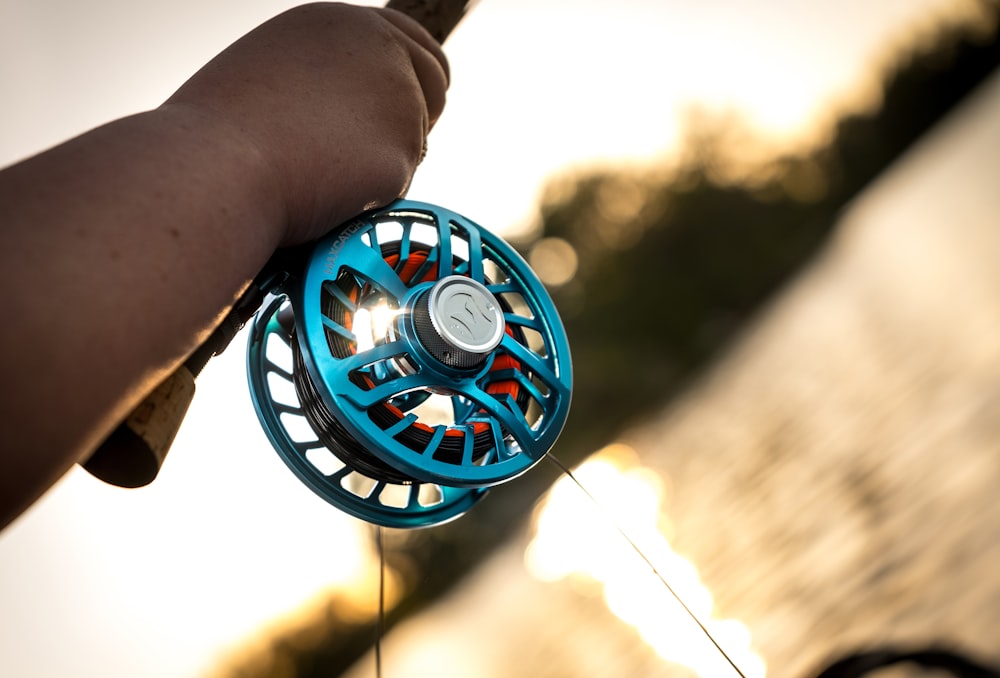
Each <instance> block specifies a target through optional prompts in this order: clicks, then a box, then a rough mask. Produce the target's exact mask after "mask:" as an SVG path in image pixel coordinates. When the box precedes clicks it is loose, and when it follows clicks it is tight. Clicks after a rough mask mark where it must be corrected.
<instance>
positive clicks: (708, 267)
mask: <svg viewBox="0 0 1000 678" xmlns="http://www.w3.org/2000/svg"><path fill="white" fill-rule="evenodd" d="M998 18H1000V3H997V2H996V1H995V0H983V1H982V22H981V23H978V24H977V25H976V26H970V25H969V24H956V25H947V26H944V27H943V28H942V29H941V31H940V33H939V35H938V36H937V39H936V40H934V41H933V43H932V44H930V45H929V46H924V47H921V48H914V50H913V51H912V52H910V53H908V54H904V55H902V57H901V58H900V60H899V62H898V64H897V65H896V66H895V67H894V68H892V69H890V71H889V72H888V73H887V74H886V75H885V77H884V85H883V92H884V94H883V100H882V105H881V107H880V108H879V110H877V111H873V112H865V113H853V114H849V115H846V116H844V117H843V118H842V119H841V120H840V121H839V123H838V124H837V125H836V129H835V133H834V135H833V137H832V140H831V141H830V143H829V144H828V145H827V146H825V147H823V148H819V149H817V150H814V151H812V152H810V153H808V154H805V155H797V156H793V155H787V156H783V157H778V158H775V159H774V160H773V161H771V162H770V163H769V164H767V165H766V166H761V167H760V168H758V170H757V172H756V173H755V174H754V175H752V176H746V175H742V176H740V177H739V178H737V179H733V178H729V177H728V174H727V172H726V171H725V170H726V167H725V163H726V158H727V144H730V143H734V140H733V133H732V132H733V130H732V128H731V127H717V126H716V127H713V126H712V125H708V126H707V127H704V128H702V129H698V130H694V131H695V132H697V134H694V135H693V136H692V141H690V142H689V145H688V148H687V153H686V154H685V155H684V158H685V160H684V162H682V163H681V164H680V165H679V166H678V167H676V168H675V169H672V170H669V171H664V170H663V169H657V170H650V171H646V172H640V171H633V172H623V171H615V172H595V173H593V174H590V175H588V176H583V177H575V178H571V179H567V178H563V179H560V180H558V181H557V182H555V183H554V184H553V185H552V186H551V187H550V190H549V192H548V194H547V196H546V198H545V200H544V201H543V208H542V219H541V233H540V235H541V236H542V237H545V238H560V239H562V240H564V241H565V242H567V243H569V244H570V245H571V246H572V248H573V249H574V250H575V253H576V255H577V270H576V273H575V276H574V277H573V278H572V280H570V281H569V282H567V283H566V284H564V285H562V286H560V287H558V288H556V289H554V290H553V295H554V297H555V299H556V303H557V305H558V306H559V308H560V309H561V312H562V313H563V319H564V321H565V323H566V325H567V329H568V332H569V335H570V342H571V345H572V350H573V362H574V369H575V377H574V379H575V390H574V396H573V408H572V412H571V415H570V420H569V424H568V425H567V428H566V431H565V432H564V434H563V436H562V438H561V439H560V442H559V445H558V446H557V449H556V453H557V455H558V457H559V458H560V459H561V460H562V461H563V462H564V463H567V464H575V463H576V462H578V461H580V460H581V459H582V458H583V457H585V456H586V455H588V454H589V453H591V452H592V451H594V450H596V449H599V448H600V447H602V446H603V445H605V444H607V443H608V442H611V441H612V440H613V439H614V437H615V436H616V435H617V434H618V433H619V432H621V431H622V430H623V429H625V428H626V427H629V426H631V425H634V424H635V423H637V422H638V421H640V420H641V419H642V418H643V417H645V416H649V415H650V414H651V413H652V412H654V411H659V410H660V409H661V408H662V407H663V405H664V403H665V402H666V401H669V400H670V399H671V398H672V397H674V396H675V395H676V394H678V392H679V391H680V390H681V389H682V388H683V387H684V386H685V385H686V384H687V383H689V382H690V381H691V380H692V378H694V377H695V376H696V375H697V374H698V373H699V372H700V371H701V370H702V369H704V368H705V367H706V366H707V365H708V364H709V362H710V361H711V360H712V359H713V357H715V356H717V355H718V354H719V353H720V351H721V349H723V348H724V347H725V345H726V344H727V342H729V341H730V340H731V339H732V338H733V337H734V336H735V335H736V333H737V332H739V331H740V329H741V328H743V327H744V325H745V324H746V323H747V322H748V321H749V320H750V319H751V318H752V317H753V316H754V314H755V313H757V312H758V311H759V310H760V309H761V307H762V305H763V304H764V303H765V302H766V301H767V300H768V299H769V298H770V297H771V296H772V295H773V294H774V293H775V292H776V291H778V290H779V289H781V288H782V286H783V285H784V284H785V283H786V282H787V281H788V280H789V279H790V277H792V276H794V275H795V274H796V273H797V272H798V271H800V270H801V269H802V268H803V266H804V265H805V264H806V263H807V262H809V260H810V259H811V258H812V257H813V256H814V255H815V254H816V253H817V252H818V250H819V249H820V247H821V246H822V244H823V243H824V241H825V239H826V237H827V236H828V235H829V233H830V232H831V229H832V228H833V226H834V224H835V223H836V221H837V217H838V215H839V212H840V211H841V209H842V208H843V207H844V205H845V204H846V203H847V202H849V201H850V200H851V199H852V198H853V197H854V196H855V195H857V194H858V192H859V191H861V190H862V189H863V188H864V187H865V186H866V185H867V184H868V183H869V182H871V181H872V180H873V179H874V178H875V177H876V176H878V174H879V173H881V172H882V171H883V170H884V169H885V168H886V167H887V166H888V165H890V164H891V163H892V162H893V161H894V160H895V159H896V158H898V157H899V156H900V155H901V154H902V153H904V152H905V151H906V149H907V148H908V147H909V146H910V145H911V144H912V143H913V142H914V141H916V140H917V139H918V138H919V137H920V136H921V135H922V134H924V133H925V132H926V131H927V130H928V129H929V128H930V127H931V126H932V125H933V124H934V123H935V122H936V121H937V120H939V119H940V118H941V117H942V116H943V115H944V114H945V113H947V112H948V111H949V110H950V109H951V108H952V107H954V106H955V105H956V104H957V103H958V102H959V101H960V100H962V99H963V98H964V97H965V96H966V95H967V94H968V93H969V92H970V91H971V90H972V89H973V88H974V87H975V86H976V85H977V84H978V83H980V82H982V81H983V80H984V79H985V78H986V77H987V76H988V75H989V74H990V73H991V72H993V70H994V69H995V68H996V66H997V65H998V63H1000V41H998V39H997V22H998ZM520 246H521V247H522V248H523V249H525V250H530V248H531V246H532V243H529V242H525V243H521V244H520ZM556 475H557V472H556V470H555V469H554V468H550V467H548V466H545V465H543V466H542V467H541V468H540V469H536V470H535V471H533V472H532V473H529V474H527V475H526V476H524V477H522V478H520V479H518V481H517V482H514V483H509V484H507V485H504V486H501V487H499V488H496V489H495V490H493V495H492V496H491V497H489V498H487V499H486V500H485V501H484V502H482V503H481V504H480V505H479V506H477V507H476V509H475V510H473V511H472V512H470V513H469V514H468V515H467V516H465V517H463V518H462V519H461V520H458V521H455V522H453V523H451V524H449V525H445V526H442V527H438V528H435V529H432V530H421V531H415V532H407V533H395V534H392V535H390V538H389V539H388V541H389V543H390V550H389V553H388V554H387V559H388V562H389V565H390V566H391V567H392V568H393V569H395V570H396V571H398V572H399V573H400V574H401V575H402V577H403V579H404V581H405V582H406V589H405V593H404V595H403V598H402V600H401V602H400V603H399V605H397V606H396V607H395V608H394V609H393V610H391V611H390V613H389V619H388V621H389V623H390V624H391V623H392V622H394V621H396V620H398V619H400V618H402V617H404V616H406V615H408V614H411V613H413V612H415V611H417V610H419V609H420V608H421V607H423V606H425V605H427V604H428V603H430V602H432V601H433V600H435V599H436V598H437V597H439V596H440V595H441V594H442V593H444V592H445V591H447V590H448V589H449V588H450V587H451V586H453V585H454V584H455V583H456V582H457V581H459V580H460V579H461V577H462V576H463V575H464V574H465V573H467V572H469V571H470V570H471V568H472V567H474V566H475V565H476V564H477V563H478V562H479V561H480V560H481V559H482V558H483V557H485V556H486V555H487V554H488V553H489V552H490V551H491V549H492V548H493V547H494V546H495V545H496V544H498V543H500V542H501V541H502V540H504V539H505V538H506V537H507V536H509V535H510V534H512V533H514V532H515V531H517V530H521V529H523V524H524V520H525V519H526V517H527V516H528V515H529V514H530V511H531V506H532V504H533V502H534V501H535V500H536V499H537V498H538V496H540V494H541V493H542V492H543V491H544V490H545V489H546V488H547V487H548V485H549V484H551V482H552V480H553V479H554V478H555V476H556ZM373 639H374V626H373V624H372V623H370V622H369V623H362V624H357V623H352V622H349V621H346V620H344V619H341V618H340V617H338V615H337V601H336V600H331V601H330V602H329V605H328V606H327V607H326V608H325V609H324V612H323V613H322V614H321V615H320V616H319V618H317V619H312V620H308V621H307V622H304V625H303V627H302V628H299V629H289V630H288V631H287V632H286V634H285V635H284V636H283V637H281V638H279V639H275V640H273V641H271V642H269V643H268V644H267V645H266V647H265V648H263V649H262V650H261V651H259V652H256V653H253V655H254V656H247V657H244V658H242V659H241V660H239V661H235V662H233V663H232V664H231V665H230V666H228V667H226V668H225V669H224V671H223V673H224V675H226V676H230V677H233V678H235V677H237V676H238V677H240V678H251V677H256V676H277V675H280V676H288V677H290V678H292V677H295V678H307V677H312V676H331V675H337V674H338V673H339V672H341V671H342V670H343V669H344V668H346V667H347V666H349V665H350V664H351V663H352V662H353V661H355V660H356V659H357V658H358V657H359V656H360V655H361V654H362V653H363V652H364V651H366V650H367V649H368V647H369V646H370V644H371V641H372V640H373Z"/></svg>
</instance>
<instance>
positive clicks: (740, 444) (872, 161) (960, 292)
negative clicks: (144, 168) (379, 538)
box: [0, 0, 1000, 678]
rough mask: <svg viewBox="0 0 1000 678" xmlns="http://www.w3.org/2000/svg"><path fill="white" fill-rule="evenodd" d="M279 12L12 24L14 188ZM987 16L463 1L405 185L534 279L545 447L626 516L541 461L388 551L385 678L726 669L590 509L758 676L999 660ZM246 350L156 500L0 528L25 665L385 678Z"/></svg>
mask: <svg viewBox="0 0 1000 678" xmlns="http://www.w3.org/2000/svg"><path fill="white" fill-rule="evenodd" d="M288 6H291V3H284V2H271V1H266V2H265V1H263V0H257V1H250V2H241V3H239V4H237V3H224V2H204V1H202V2H197V3H195V2H193V1H190V0H184V1H178V2H174V3H168V4H146V3H141V2H140V3H135V2H133V3H124V2H118V1H117V0H98V1H97V2H92V3H88V4H86V5H84V4H77V3H73V4H70V3H60V2H55V1H54V0H49V1H47V2H46V1H41V2H28V0H6V2H4V3H3V4H2V5H0V64H3V65H2V66H0V91H2V92H3V105H2V106H0V163H4V164H6V163H9V162H14V161H16V160H17V159H19V158H21V157H24V156H26V155H28V154H30V153H33V152H37V151H39V150H42V149H44V148H45V147H47V146H50V145H52V144H54V143H58V142H59V141H61V140H63V139H65V138H68V137H70V136H72V135H73V134H76V133H79V132H81V131H84V130H86V129H88V128H90V127H92V126H94V125H97V124H100V123H102V122H104V121H107V120H110V119H113V118H116V117H119V116H122V115H126V114H129V113H132V112H135V111H138V110H143V109H146V108H149V107H153V106H155V105H156V104H157V103H158V102H159V101H162V100H163V99H164V98H166V96H168V95H169V94H170V93H171V92H172V91H173V89H175V88H176V87H177V86H178V85H179V84H180V83H182V82H183V81H184V79H185V78H186V77H187V76H188V75H189V74H190V73H192V72H193V71H194V70H196V69H197V68H198V67H199V66H200V65H201V64H203V63H204V62H205V61H207V60H208V59H209V58H211V56H213V55H214V54H215V53H216V52H218V51H219V50H220V49H222V48H223V47H224V46H225V45H226V44H228V43H229V42H231V41H232V40H234V39H235V38H237V37H238V36H239V35H241V34H243V33H244V32H246V31H247V30H249V29H250V28H252V27H253V26H255V25H257V24H258V23H260V22H261V21H263V20H265V19H266V18H268V17H269V16H272V15H273V14H276V13H277V12H279V11H281V10H282V9H284V8H286V7H288ZM997 16H998V5H997V3H996V2H993V1H991V0H880V1H879V2H862V1H861V0H822V1H816V2H812V3H808V4H807V3H796V2H792V1H791V0H756V1H755V2H736V1H735V0H712V1H710V2H702V3H684V2H680V1H675V0H659V1H655V0H628V1H621V2H613V3H612V2H603V3H599V2H596V1H594V0H579V1H577V2H568V1H566V0H543V1H541V2H529V1H528V0H482V2H480V3H479V5H478V6H477V7H476V9H475V10H474V11H473V13H472V14H471V15H470V16H469V17H468V18H467V19H466V21H465V22H464V23H463V24H462V25H461V26H460V27H459V29H458V30H457V32H456V33H455V35H454V36H453V38H452V39H451V40H450V41H449V43H448V45H447V52H448V54H449V57H450V59H451V62H452V69H453V85H452V89H451V91H450V94H449V96H450V101H449V106H448V110H447V112H446V114H445V116H444V117H443V118H442V120H441V122H440V123H439V125H438V127H437V128H436V129H435V130H434V132H433V133H432V135H431V137H430V152H429V155H428V157H427V160H426V161H425V163H424V164H423V165H422V166H421V169H420V171H419V173H418V176H417V178H416V180H415V182H414V185H413V188H412V189H411V193H410V195H411V196H412V197H414V198H417V199H420V200H427V201H431V202H439V203H442V204H445V205H448V206H449V207H451V208H452V209H455V210H457V211H459V212H462V213H464V214H466V215H468V216H470V217H471V218H473V219H475V220H476V221H478V222H479V223H482V224H484V225H486V226H488V227H491V228H492V229H494V230H496V231H498V232H501V233H503V234H505V235H506V236H507V237H509V238H511V239H512V240H513V241H515V242H516V243H517V244H518V246H519V247H521V248H522V249H523V251H524V252H525V254H526V255H527V256H529V258H530V260H531V261H532V263H533V264H534V265H535V266H536V268H537V270H538V271H539V272H540V273H541V274H542V275H543V276H544V277H545V279H546V280H547V281H548V282H549V284H550V287H551V290H552V292H553V295H554V296H555V298H556V301H557V304H558V306H559V308H560V311H561V313H562V314H563V317H564V320H565V321H566V323H567V326H568V330H569V333H570V339H571V342H572V347H573V351H574V363H575V368H576V392H575V395H574V406H573V412H572V415H571V419H570V422H569V425H568V427H567V430H566V432H565V434H564V435H563V437H562V439H561V440H560V443H559V445H558V446H557V448H556V450H555V454H556V455H557V456H558V457H559V458H560V459H562V460H563V461H564V462H565V463H567V464H572V465H577V464H583V465H582V466H580V467H579V468H578V471H577V474H578V477H579V479H580V482H581V483H582V484H583V485H584V487H586V488H587V489H588V490H589V491H590V492H591V493H593V494H594V495H595V496H596V497H597V499H598V501H599V502H600V504H601V505H602V506H603V507H604V509H605V511H606V514H605V513H602V512H601V511H596V512H595V511H594V510H593V507H592V506H591V504H590V503H589V502H588V501H587V500H586V498H585V496H584V494H583V493H582V492H581V491H580V490H579V488H577V487H574V486H573V485H572V484H571V483H568V482H567V481H566V479H565V478H563V479H560V475H561V474H560V472H559V471H558V469H557V468H555V467H554V466H550V465H541V466H540V467H538V468H537V469H535V470H533V471H532V472H531V473H529V474H527V475H526V476H525V477H523V478H520V479H518V480H517V481H515V482H512V483H509V484H508V485H505V486H503V487H500V488H497V489H496V490H494V491H493V492H492V493H491V495H490V496H489V497H487V499H486V500H484V501H483V502H482V503H481V504H480V505H479V506H477V507H476V508H475V509H474V510H473V511H472V512H470V514H469V515H467V516H465V517H463V518H462V519H461V520H458V521H456V522H454V523H452V524H450V525H447V526H444V527H441V528H435V529H431V530H423V531H418V532H414V533H390V534H388V535H387V540H388V544H387V545H388V552H387V556H386V557H387V566H388V575H389V580H388V583H389V587H388V592H389V609H388V620H387V621H388V625H389V626H390V627H391V629H390V631H389V633H388V634H387V636H386V638H385V640H384V643H383V662H384V670H385V675H386V676H392V677H393V678H397V677H401V676H436V677H440V678H443V677H446V676H471V675H475V676H485V677H492V676H497V677H500V676H540V677H550V678H558V677H564V676H566V677H569V676H634V675H643V676H661V675H662V676H689V675H700V676H716V675H731V672H729V673H727V668H726V666H725V664H724V663H723V661H722V660H721V658H720V656H719V655H718V653H717V652H715V651H714V649H713V648H711V646H709V645H708V644H707V641H705V640H704V638H702V637H701V635H700V632H699V631H698V630H697V628H696V627H694V626H693V624H692V623H691V622H690V621H689V620H687V619H686V618H685V617H684V615H683V614H682V613H680V612H679V611H678V610H677V607H676V605H675V604H674V603H673V602H672V601H671V600H670V598H669V596H668V594H666V592H665V591H664V587H663V585H662V584H661V583H659V582H658V581H656V580H654V579H652V578H651V577H650V575H649V571H648V568H646V567H645V566H644V565H643V563H642V562H641V560H639V559H637V558H636V557H635V555H634V554H633V553H632V552H631V550H630V547H629V546H628V545H627V544H625V543H624V542H623V541H622V540H621V539H620V538H619V537H617V536H616V535H615V534H614V531H613V530H611V529H610V528H609V527H608V519H607V518H608V515H610V516H612V517H613V520H614V521H615V522H616V523H617V524H619V525H621V526H623V527H624V528H626V530H627V531H628V532H629V534H630V535H631V536H632V537H633V538H634V539H635V541H636V542H637V543H638V544H639V545H640V547H641V548H642V549H643V550H644V551H645V552H646V553H647V555H649V557H650V558H651V559H652V560H653V561H654V562H655V563H656V564H657V567H658V568H659V569H660V570H661V572H663V573H664V575H665V576H666V578H667V580H668V581H670V583H671V585H672V586H673V587H675V588H676V589H677V590H678V592H679V593H681V595H682V596H683V597H684V598H685V601H686V602H688V603H689V605H690V606H691V607H692V608H694V609H695V611H696V612H698V614H699V615H700V616H701V617H702V619H703V621H704V622H705V623H706V625H707V626H708V627H709V629H710V630H711V631H712V632H713V634H714V635H716V637H717V638H718V639H719V640H720V642H721V643H722V644H723V645H724V646H725V647H726V649H727V651H729V652H730V654H731V655H732V657H733V658H734V659H735V660H736V661H737V662H738V663H739V665H740V666H741V668H742V669H743V670H744V672H745V673H746V674H747V675H748V676H755V677H763V676H765V675H769V676H792V677H798V676H809V675H815V673H816V671H817V670H818V668H819V667H820V666H821V665H823V664H824V663H825V662H827V661H829V660H830V659H832V658H834V657H836V656H839V655H840V654H842V653H844V652H848V651H852V650H855V649H858V648H865V647H874V646H878V645H882V644H886V643H891V644H894V645H901V646H904V647H909V646H925V645H930V644H933V645H943V646H946V647H950V648H955V649H958V650H961V651H962V652H965V653H968V654H970V655H971V656H974V657H978V658H979V659H981V660H982V661H984V662H993V663H994V664H997V663H1000V650H998V648H1000V642H998V641H1000V632H998V631H997V630H996V629H997V628H998V626H1000V624H998V622H1000V560H998V555H1000V553H998V550H1000V505H998V503H997V502H996V501H995V498H996V487H997V482H998V480H1000V455H998V453H997V452H998V450H997V442H996V441H997V440H998V439H1000V436H998V434H1000V292H998V290H1000V265H997V263H996V262H997V261H1000V229H998V227H997V222H998V216H997V215H998V214H1000V195H998V192H997V191H996V186H997V182H998V180H1000V80H998V79H997V76H996V75H995V74H994V72H995V70H996V65H997V63H998V62H1000V48H998V40H997V34H996V30H997ZM11 331H16V326H14V327H13V328H12V329H11ZM242 343H243V341H242V338H238V339H237V340H236V341H235V342H234V344H233V346H232V347H231V348H230V350H229V351H227V352H226V353H225V354H224V355H223V356H221V357H219V358H217V359H216V360H215V361H213V363H211V364H210V365H209V367H208V368H207V369H206V371H205V373H204V374H203V376H202V377H201V378H200V379H199V386H198V388H199V392H198V395H197V396H196V400H195V404H194V407H193V409H192V411H191V413H190V415H189V417H188V420H187V421H186V423H185V426H184V428H183V429H182V431H181V433H180V435H179V437H178V439H177V442H176V443H175V446H174V449H173V451H172V452H171V455H170V458H169V459H168V461H167V463H166V465H165V467H164V469H163V472H162V474H161V477H160V478H159V479H158V480H157V481H156V483H154V484H153V485H152V486H150V487H149V488H145V489H143V490H138V491H126V490H120V489H117V488H111V487H108V486H105V485H103V484H101V483H100V482H99V481H97V480H95V479H93V478H90V477H89V476H88V475H87V474H86V473H84V472H82V471H80V470H75V471H73V472H71V473H70V474H68V475H67V477H66V478H64V479H63V481H62V482H60V483H59V485H57V486H56V487H55V488H53V490H52V491H51V492H50V493H49V494H48V495H47V496H46V497H45V498H44V499H43V500H42V501H41V502H39V503H38V504H37V505H36V506H35V507H34V508H33V509H32V510H31V511H29V512H28V513H27V514H25V515H24V516H22V517H21V518H20V519H19V520H18V521H17V522H15V523H14V524H13V525H12V526H11V527H9V528H8V529H7V530H5V531H4V532H3V533H2V534H0V666H3V673H4V674H5V675H11V676H23V677H25V678H34V677H36V676H37V677H41V676H54V675H72V676H80V677H87V676H102V677H106V676H149V677H152V678H157V677H159V676H164V677H166V676H173V677H176V676H211V677H219V678H221V677H235V676H247V677H249V676H319V675H323V676H330V675H339V674H341V673H345V672H347V673H348V675H351V676H371V675H374V662H373V659H372V657H371V655H370V648H371V644H372V641H373V639H374V618H375V613H376V607H377V583H378V580H377V573H378V561H377V558H376V555H375V550H374V548H373V542H372V531H371V530H370V529H369V528H368V527H367V526H364V525H362V524H360V523H358V522H357V521H354V520H352V519H350V518H347V517H345V516H342V515H340V514H339V513H338V512H337V511H336V510H334V509H332V508H331V507H329V506H327V505H326V504H324V503H323V502H322V501H321V500H319V499H317V498H316V497H314V496H313V495H312V494H311V493H310V492H309V491H308V490H307V489H306V488H304V487H303V486H302V485H300V484H299V483H298V481H297V480H295V479H294V477H293V476H292V475H291V474H290V473H289V472H288V471H287V470H286V469H285V468H284V467H283V465H282V464H281V462H280V461H279V460H278V458H277V456H276V455H275V454H274V453H273V452H271V450H270V448H269V445H268V443H267V441H266V438H265V437H264V435H263V433H262V432H261V431H260V430H259V426H258V425H257V423H256V418H255V416H254V413H253V408H252V405H251V404H250V402H249V396H248V394H247V389H246V386H245V377H244V375H243V361H244V356H243V351H242ZM4 397H16V396H15V395H14V394H8V395H6V396H4ZM57 416H58V415H57V413H54V417H57ZM595 453H596V454H595ZM554 483H555V485H554V486H553V484H554ZM352 665H354V666H353V668H349V667H351V666H352Z"/></svg>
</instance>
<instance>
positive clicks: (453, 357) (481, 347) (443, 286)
mask: <svg viewBox="0 0 1000 678" xmlns="http://www.w3.org/2000/svg"><path fill="white" fill-rule="evenodd" d="M413 326H414V329H415V330H416V332H417V337H418V338H419V339H420V343H421V344H422V345H423V347H424V348H426V349H427V351H428V352H430V354H431V355H433V356H434V357H435V358H437V359H438V360H440V361H441V362H442V363H444V364H445V365H447V366H449V367H455V368H459V369H469V368H473V367H477V366H479V365H481V364H482V363H483V362H484V361H485V360H486V356H487V355H489V353H490V352H491V351H492V350H493V349H495V348H496V347H497V346H499V345H500V340H501V339H502V338H503V334H504V319H503V310H502V309H501V308H500V304H499V303H498V302H497V299H496V297H494V296H493V293H492V292H490V291H489V290H488V289H486V286H485V285H483V284H481V283H478V282H476V281H475V280H472V279H471V278H466V277H464V276H460V275H452V276H448V277H447V278H442V279H441V280H438V281H437V282H436V283H435V284H434V286H433V287H431V289H430V290H429V291H428V292H426V293H425V294H424V295H422V296H421V297H420V298H419V299H418V300H417V303H416V305H415V306H414V309H413Z"/></svg>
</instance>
